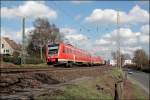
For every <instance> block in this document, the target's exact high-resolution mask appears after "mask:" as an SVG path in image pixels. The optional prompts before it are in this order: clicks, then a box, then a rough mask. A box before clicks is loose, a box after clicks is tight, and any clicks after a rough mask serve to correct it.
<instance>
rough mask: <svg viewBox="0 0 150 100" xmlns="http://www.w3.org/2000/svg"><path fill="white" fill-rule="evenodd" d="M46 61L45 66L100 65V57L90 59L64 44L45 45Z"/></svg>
mask: <svg viewBox="0 0 150 100" xmlns="http://www.w3.org/2000/svg"><path fill="white" fill-rule="evenodd" d="M46 61H47V64H66V65H67V66H68V67H71V66H72V64H73V63H81V64H87V65H91V64H101V63H102V59H101V58H100V57H91V55H90V54H89V53H88V52H86V51H84V50H81V49H78V48H76V47H74V46H72V45H70V44H65V43H59V44H49V45H47V47H46Z"/></svg>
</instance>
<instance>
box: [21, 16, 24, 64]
mask: <svg viewBox="0 0 150 100" xmlns="http://www.w3.org/2000/svg"><path fill="white" fill-rule="evenodd" d="M21 56H22V57H21V65H22V64H25V17H23V19H22V55H21Z"/></svg>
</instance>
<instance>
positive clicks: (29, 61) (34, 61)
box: [3, 56, 44, 65]
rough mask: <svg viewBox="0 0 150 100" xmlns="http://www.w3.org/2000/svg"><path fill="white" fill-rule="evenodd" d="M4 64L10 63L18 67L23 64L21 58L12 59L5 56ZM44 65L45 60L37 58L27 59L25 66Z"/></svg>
mask: <svg viewBox="0 0 150 100" xmlns="http://www.w3.org/2000/svg"><path fill="white" fill-rule="evenodd" d="M3 61H4V62H10V63H13V64H16V65H20V64H21V58H20V57H11V56H5V57H3ZM40 63H44V61H43V60H41V59H40V58H35V57H25V64H40Z"/></svg>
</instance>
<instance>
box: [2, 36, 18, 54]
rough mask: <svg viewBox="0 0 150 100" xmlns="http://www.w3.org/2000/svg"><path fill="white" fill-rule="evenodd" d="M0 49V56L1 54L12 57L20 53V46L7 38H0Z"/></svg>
mask: <svg viewBox="0 0 150 100" xmlns="http://www.w3.org/2000/svg"><path fill="white" fill-rule="evenodd" d="M0 47H1V51H0V54H1V55H3V54H8V55H13V53H14V52H18V53H20V51H21V46H20V45H18V44H17V43H16V42H14V41H13V40H10V39H9V38H7V37H2V38H1V42H0Z"/></svg>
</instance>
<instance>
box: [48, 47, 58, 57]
mask: <svg viewBox="0 0 150 100" xmlns="http://www.w3.org/2000/svg"><path fill="white" fill-rule="evenodd" d="M58 47H59V45H58V44H55V45H48V55H52V54H57V53H58Z"/></svg>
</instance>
